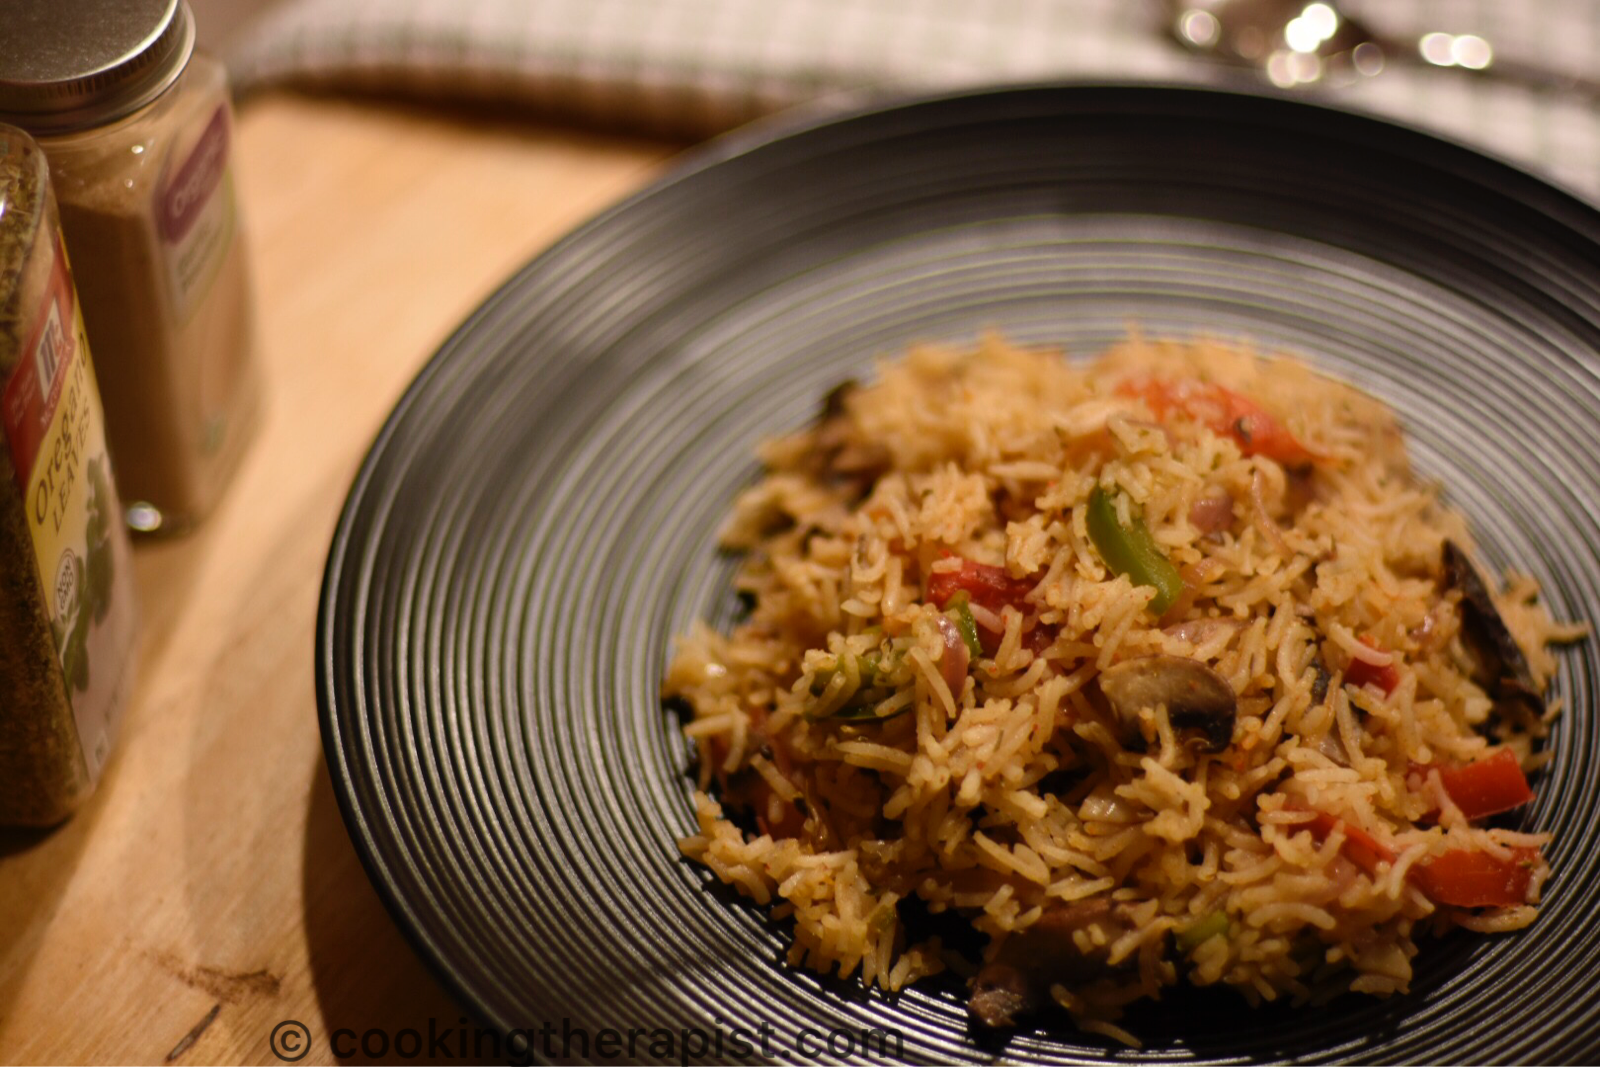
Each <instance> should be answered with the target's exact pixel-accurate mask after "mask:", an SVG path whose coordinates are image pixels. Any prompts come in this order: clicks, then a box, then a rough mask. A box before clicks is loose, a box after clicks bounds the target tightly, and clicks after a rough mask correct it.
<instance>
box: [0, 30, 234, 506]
mask: <svg viewBox="0 0 1600 1067" xmlns="http://www.w3.org/2000/svg"><path fill="white" fill-rule="evenodd" d="M5 18H6V21H7V22H8V23H9V25H8V27H7V32H6V33H5V34H4V35H0V121H7V122H11V123H14V124H15V125H18V126H22V127H23V128H25V129H27V130H28V131H29V132H30V133H32V134H33V135H34V137H35V138H37V140H38V141H39V143H40V144H41V145H42V146H43V147H44V150H45V154H46V156H47V157H48V158H49V163H50V171H51V175H52V180H53V182H54V185H55V191H56V197H57V199H58V201H59V203H60V208H61V224H62V228H63V230H64V232H65V234H66V240H67V248H68V249H69V250H70V251H71V253H72V258H73V266H74V267H75V268H76V272H77V277H78V292H79V295H80V297H81V299H82V301H83V316H84V321H85V322H86V323H87V325H88V328H89V337H90V339H91V340H92V341H93V342H94V346H95V356H96V359H97V360H98V363H99V368H100V382H101V392H102V396H103V398H104V401H105V406H106V432H107V435H108V438H109V441H110V446H111V455H112V457H113V458H114V459H115V460H116V464H117V476H118V478H119V488H120V490H121V493H122V499H123V500H124V501H125V502H126V503H127V520H128V524H129V525H130V526H132V527H133V528H134V529H136V530H140V531H146V532H153V531H157V530H159V531H165V532H172V531H175V530H181V529H183V528H185V527H187V526H188V525H190V524H191V523H193V522H195V521H196V520H198V519H200V518H202V517H204V516H205V515H206V513H207V512H209V511H210V510H211V508H212V507H213V506H214V505H215V504H216V502H217V500H218V498H219V497H220V495H221V494H222V491H223V489H224V488H225V487H226V485H227V483H228V481H229V479H230V477H231V476H232V475H233V473H234V471H235V470H236V468H237V467H238V464H239V461H240V459H241V457H242V455H243V453H244V450H245V446H246V444H247V443H248V441H249V438H250V435H251V432H252V430H253V426H254V421H255V414H256V410H257V394H258V386H257V380H256V371H255V358H254V354H253V344H254V325H253V317H252V306H251V294H250V279H249V271H248V266H247V263H246V257H245V245H244V240H243V237H242V234H241V227H240V222H239V213H238V208H237V205H236V203H235V199H234V189H233V181H232V178H231V174H230V168H229V152H230V147H231V140H232V136H233V113H232V108H231V105H230V103H229V99H228V87H227V78H226V75H225V73H224V71H223V69H222V66H221V64H219V63H217V62H216V61H215V60H213V59H211V58H210V57H208V56H205V55H203V54H200V53H197V52H196V51H195V49H194V22H193V18H192V16H191V15H190V12H189V8H188V6H187V4H185V3H184V2H183V0H7V11H6V16H5Z"/></svg>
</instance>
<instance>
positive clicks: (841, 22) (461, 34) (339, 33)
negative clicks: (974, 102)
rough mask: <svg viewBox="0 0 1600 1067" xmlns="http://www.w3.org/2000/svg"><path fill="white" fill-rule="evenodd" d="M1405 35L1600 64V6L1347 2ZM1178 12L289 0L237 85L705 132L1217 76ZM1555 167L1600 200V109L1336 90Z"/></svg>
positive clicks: (1422, 83) (1474, 86) (1391, 90)
mask: <svg viewBox="0 0 1600 1067" xmlns="http://www.w3.org/2000/svg"><path fill="white" fill-rule="evenodd" d="M1341 6H1343V7H1344V8H1345V9H1347V10H1348V11H1350V13H1351V14H1353V15H1355V16H1357V17H1359V18H1361V19H1363V20H1364V21H1366V22H1368V23H1369V24H1371V25H1373V26H1374V27H1376V28H1379V29H1381V30H1383V31H1384V32H1386V33H1388V34H1392V35H1411V36H1420V35H1421V34H1422V33H1424V32H1427V31H1430V30H1444V31H1448V32H1451V33H1477V34H1480V35H1481V36H1483V37H1485V38H1487V39H1488V40H1490V41H1491V42H1492V43H1493V44H1494V47H1495V48H1496V50H1497V52H1498V53H1499V54H1500V55H1503V56H1508V57H1516V58H1517V59H1519V60H1523V61H1527V62H1532V63H1537V64H1541V65H1545V66H1547V67H1548V68H1550V69H1554V70H1558V71H1567V72H1572V73H1576V74H1590V73H1593V72H1595V71H1597V70H1600V61H1597V57H1600V0H1343V2H1342V5H1341ZM1166 11H1167V8H1166V5H1165V2H1164V0H988V2H974V0H288V2H286V3H284V4H282V5H280V6H279V7H278V8H276V9H274V10H272V11H270V12H269V13H268V15H267V16H266V17H265V18H263V19H262V20H261V21H260V22H258V23H257V24H256V26H255V27H254V32H253V33H251V34H249V35H248V36H247V37H246V39H245V40H244V43H243V45H242V46H241V47H240V48H239V49H238V50H237V51H236V52H235V54H234V55H232V56H231V57H230V66H231V68H232V71H233V75H234V78H235V83H236V85H238V86H239V87H240V88H241V89H244V90H249V89H252V88H257V87H261V86H264V85H269V84H276V83H285V82H287V83H295V84H301V85H315V86H318V87H322V88H331V89H359V90H363V91H374V90H375V91H379V92H393V93H400V94H406V95H412V96H423V97H427V98H432V99H456V100H472V101H480V102H494V103H497V104H500V105H502V106H504V105H511V106H525V107H528V108H530V109H535V110H537V111H539V112H541V113H545V114H558V115H561V116H563V117H566V118H569V119H575V120H578V121H587V122H594V123H600V124H604V125H607V126H610V127H613V128H626V129H634V130H640V131H647V132H656V133H666V134H673V135H678V136H685V135H687V136H701V135H705V134H709V133H714V132H717V131H720V130H723V129H727V128H729V127H732V126H735V125H738V124H739V123H742V122H745V121H747V120H749V119H752V118H756V117H758V116H761V115H765V114H768V113H770V112H772V111H775V110H778V109H781V108H784V107H788V106H792V105H795V104H800V103H805V102H812V101H819V100H820V101H823V102H826V101H828V100H829V99H832V98H834V97H835V96H837V97H839V98H840V99H846V98H851V95H852V94H854V95H856V96H859V94H860V93H861V92H863V91H865V92H870V91H874V90H913V89H928V90H932V89H952V88H959V87H962V86H969V85H977V84H981V83H993V82H1006V81H1035V80H1041V79H1050V78H1116V79H1128V78H1154V79H1160V80H1168V81H1173V80H1176V81H1183V80H1204V79H1208V78H1209V77H1211V76H1213V75H1214V73H1215V71H1214V68H1212V67H1211V65H1210V64H1208V63H1207V62H1206V61H1204V60H1201V59H1198V58H1195V57H1192V56H1189V55H1187V54H1185V53H1184V52H1183V51H1182V50H1180V49H1179V48H1178V46H1177V45H1176V44H1174V43H1173V42H1172V41H1171V39H1170V38H1169V37H1168V36H1167V35H1166V33H1165V27H1166V25H1167V20H1168V16H1167V14H1166ZM1318 93H1319V94H1321V95H1322V97H1323V98H1324V99H1332V100H1334V101H1341V102H1346V103H1349V104H1351V105H1354V106H1356V107H1360V108H1364V109H1366V110H1368V111H1374V112H1378V113H1380V114H1384V115H1388V116H1392V117H1394V118H1397V119H1400V120H1402V121H1406V122H1410V123H1413V124H1415V125H1419V126H1423V127H1425V128H1431V129H1434V130H1437V131H1439V132H1442V133H1445V134H1447V135H1449V136H1453V137H1456V138H1458V139H1461V140H1465V141H1467V142H1469V143H1472V144H1475V145H1477V146H1479V147H1482V148H1485V149H1487V150H1489V151H1491V152H1495V153H1498V154H1500V155H1502V156H1506V157H1509V158H1511V159H1513V160H1515V161H1517V162H1520V163H1522V164H1523V165H1525V166H1529V167H1531V168H1533V169H1535V170H1540V171H1543V172H1544V173H1545V174H1546V175H1548V176H1550V177H1553V178H1554V179H1556V180H1557V181H1559V182H1562V183H1564V184H1566V185H1567V186H1569V187H1571V188H1572V189H1574V190H1575V191H1577V192H1579V193H1581V194H1583V195H1586V196H1588V197H1589V198H1590V199H1592V200H1596V201H1600V106H1597V105H1596V103H1595V102H1594V101H1593V100H1591V99H1587V98H1585V97H1583V96H1580V95H1578V94H1575V93H1574V94H1563V93H1561V92H1550V91H1544V92H1541V91H1534V90H1530V89H1526V88H1521V87H1518V86H1515V85H1510V84H1506V83H1504V82H1500V81H1495V80H1493V79H1490V78H1485V77H1475V76H1472V75H1466V74H1462V73H1460V72H1455V71H1447V70H1439V69H1432V68H1427V67H1423V66H1419V65H1413V64H1401V63H1391V64H1390V66H1389V68H1388V69H1387V70H1385V71H1384V72H1383V73H1382V74H1380V75H1379V76H1377V77H1375V78H1370V79H1366V80H1364V81H1362V82H1360V83H1358V84H1356V85H1352V86H1349V87H1347V88H1343V89H1319V90H1318Z"/></svg>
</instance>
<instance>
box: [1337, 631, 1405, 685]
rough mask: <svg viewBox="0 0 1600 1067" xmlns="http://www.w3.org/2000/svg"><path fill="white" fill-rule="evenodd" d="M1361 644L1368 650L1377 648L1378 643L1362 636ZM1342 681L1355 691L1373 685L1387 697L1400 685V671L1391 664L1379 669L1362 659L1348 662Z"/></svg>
mask: <svg viewBox="0 0 1600 1067" xmlns="http://www.w3.org/2000/svg"><path fill="white" fill-rule="evenodd" d="M1361 643H1362V644H1363V645H1366V646H1367V647H1368V648H1378V643H1377V642H1376V641H1374V640H1373V639H1372V638H1370V637H1366V636H1363V637H1362V638H1361ZM1344 680H1345V681H1347V682H1349V683H1350V684H1351V685H1353V686H1355V687H1356V688H1357V689H1360V688H1363V687H1365V686H1368V685H1375V686H1377V687H1378V688H1379V689H1382V690H1383V694H1384V696H1388V695H1389V694H1390V693H1392V692H1394V689H1395V686H1397V685H1399V684H1400V671H1399V669H1397V668H1396V667H1395V665H1394V664H1393V663H1388V664H1385V665H1384V666H1382V667H1379V666H1377V665H1376V664H1373V663H1368V662H1367V661H1366V660H1364V659H1353V660H1351V661H1350V666H1349V667H1347V668H1346V669H1345V672H1344Z"/></svg>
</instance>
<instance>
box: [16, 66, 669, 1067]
mask: <svg viewBox="0 0 1600 1067" xmlns="http://www.w3.org/2000/svg"><path fill="white" fill-rule="evenodd" d="M672 151H673V148H672V146H668V145H664V144H658V143H653V142H646V141H630V140H624V139H620V138H611V137H604V136H600V135H593V134H587V133H579V132H573V131H564V130H560V129H556V128H552V127H543V126H536V125H533V124H529V123H517V122H514V121H510V120H497V119H473V118H469V117H465V116H463V115H460V114H452V113H445V112H432V111H428V110H425V109H418V108H408V107H400V106H395V105H381V104H376V103H350V102H336V101H330V100H318V99H308V98H299V97H292V96H275V97H268V98H265V99H261V100H257V101H253V102H251V103H249V104H247V105H246V106H245V108H244V109H243V111H242V112H241V114H240V120H239V129H238V140H237V153H238V154H237V158H236V161H235V166H236V175H237V179H238V182H239V187H240V190H241V195H242V197H243V200H244V205H243V206H244V210H245V218H246V221H247V225H248V228H249V237H250V240H251V243H252V251H253V262H254V267H255V273H256V285H257V293H258V299H259V311H260V320H261V324H260V325H261V329H260V333H261V342H262V348H261V351H262V358H263V363H264V370H265V377H266V378H267V380H268V386H267V397H266V403H267V416H266V419H265V424H264V427H263V430H262V432H261V435H260V437H259V439H258V440H257V441H256V443H255V446H254V449H253V451H252V453H251V455H250V457H249V458H248V460H247V461H246V463H245V466H244V468H243V470H242V472H241V474H240V475H239V477H238V480H237V482H236V483H235V484H234V486H233V487H232V489H231V490H230V492H229V495H228V497H227V499H226V500H225V501H224V503H223V505H222V507H221V509H220V510H219V511H218V512H217V513H216V514H215V515H214V516H213V517H212V518H211V519H210V520H209V521H208V522H207V523H206V524H205V525H204V527H203V528H202V529H200V530H199V531H198V532H197V533H195V534H194V535H192V536H189V537H187V538H184V539H182V540H175V541H170V542H159V543H146V544H141V545H140V546H139V547H138V548H137V550H136V564H137V569H138V581H139V589H140V593H141V594H142V607H143V615H144V648H143V657H142V661H141V663H142V665H141V673H140V680H139V684H138V687H137V690H136V695H135V697H134V701H133V705H132V707H131V708H130V710H129V714H128V718H127V720H126V723H125V726H124V729H123V734H122V738H121V741H120V743H119V749H118V752H117V756H116V758H115V759H114V760H113V761H112V763H111V766H110V770H109V772H108V774H107V777H106V778H105V780H104V781H103V783H102V786H101V788H100V790H99V792H98V793H97V794H96V795H95V797H94V798H93V799H92V800H91V801H90V802H89V803H88V805H87V806H86V807H85V808H84V809H83V810H81V811H80V812H79V813H78V814H77V815H76V816H75V817H74V818H72V819H71V820H70V821H69V822H67V823H66V824H65V825H63V826H61V827H58V828H57V829H55V830H53V831H50V832H47V833H37V832H20V831H0V1061H3V1062H7V1063H34V1062H56V1063H102V1062H137V1063H162V1062H168V1061H169V1057H170V1061H171V1062H177V1063H184V1062H190V1063H278V1062H281V1060H280V1059H279V1058H278V1057H277V1056H275V1055H274V1054H273V1051H272V1049H271V1048H270V1047H269V1044H268V1038H269V1035H270V1033H271V1031H272V1029H273V1027H274V1026H275V1025H277V1024H278V1023H280V1022H282V1021H284V1020H296V1021H298V1022H300V1023H302V1024H304V1026H305V1028H306V1030H307V1031H308V1033H309V1037H310V1046H309V1051H308V1052H307V1053H306V1054H305V1056H304V1058H303V1059H302V1060H301V1061H300V1062H303V1063H307V1064H313V1063H328V1062H334V1061H336V1060H342V1061H344V1062H368V1061H372V1060H376V1061H380V1062H417V1063H426V1062H435V1061H437V1060H440V1059H445V1060H450V1059H455V1058H460V1057H459V1053H460V1052H461V1051H462V1049H463V1048H465V1049H466V1051H467V1056H466V1057H465V1058H466V1059H469V1060H477V1059H483V1058H487V1059H493V1057H485V1056H481V1055H474V1054H473V1052H472V1049H471V1047H470V1045H463V1044H462V1042H461V1037H462V1034H461V1033H459V1032H457V1033H456V1034H454V1035H453V1036H451V1037H449V1038H446V1039H445V1040H444V1041H443V1043H442V1046H443V1048H444V1050H445V1054H444V1055H442V1056H441V1055H439V1054H438V1052H439V1046H435V1048H434V1050H433V1054H430V1051H429V1049H428V1048H427V1047H426V1042H425V1040H424V1044H423V1047H421V1048H420V1049H419V1050H418V1052H419V1055H417V1056H416V1057H414V1058H413V1057H410V1056H406V1055H403V1053H407V1052H409V1051H410V1049H409V1047H407V1048H403V1049H401V1050H400V1053H401V1054H397V1052H396V1051H395V1049H394V1048H392V1047H391V1048H390V1049H389V1051H388V1052H387V1053H386V1054H376V1055H368V1053H376V1052H377V1050H378V1048H379V1045H380V1042H379V1041H378V1039H377V1038H375V1037H374V1038H370V1039H369V1040H368V1043H367V1050H366V1052H363V1051H362V1049H361V1047H360V1042H361V1037H362V1035H365V1034H366V1033H367V1031H369V1030H374V1029H377V1030H383V1031H387V1033H388V1034H390V1035H397V1034H398V1033H399V1032H400V1031H401V1030H403V1029H407V1028H410V1029H413V1030H417V1031H418V1032H419V1034H420V1035H422V1036H423V1038H424V1039H425V1038H426V1035H427V1032H428V1027H429V1024H430V1020H432V1021H433V1025H434V1026H435V1028H436V1036H437V1033H438V1031H443V1030H445V1029H448V1028H455V1029H456V1030H457V1031H461V1030H462V1029H463V1024H465V1027H467V1028H470V1027H471V1026H472V1025H473V1024H471V1023H470V1022H466V1021H465V1019H464V1016H463V1013H462V1011H461V1010H460V1009H459V1007H458V1006H457V1005H456V1004H455V1003H454V1002H453V1001H452V1000H451V999H450V997H449V995H448V994H447V993H445V992H444V991H443V989H442V988H441V987H440V986H439V985H438V984H437V983H436V982H435V981H434V980H433V978H432V977H431V976H430V975H429V973H428V972H427V970H426V969H425V968H424V966H423V964H422V963H421V962H420V961H419V960H418V959H417V958H416V956H415V955H414V954H413V953H412V952H411V950H410V948H409V946H408V945H407V944H406V942H405V940H404V938H403V937H402V935H401V934H400V932H399V931H398V929H397V928H396V927H395V926H394V924H393V922H392V921H391V920H390V919H389V916H388V914H387V912H385V911H384V909H383V906H382V904H381V903H380V902H379V900H378V898H377V896H376V895H375V893H374V891H373V890H372V888H371V886H370V885H369V884H368V882H367V879H366V877H365V875H364V874H363V872H362V870H361V866H360V863H359V861H358V860H357V858H356V856H355V853H354V851H353V850H352V847H351V845H350V842H349V839H348V837H347V836H346V834H345V830H344V825H343V823H342V822H341V820H340V816H339V812H338V806H337V804H336V802H335V800H334V797H333V792H332V788H331V786H330V784H329V780H328V775H327V772H326V770H325V767H324V764H323V759H322V751H321V743H320V736H319V733H318V727H317V708H316V700H315V695H314V690H313V682H312V655H313V627H314V625H315V620H316V610H317V596H318V591H319V586H320V582H321V576H322V567H323V563H324V560H325V557H326V554H327V549H328V542H329V538H330V537H331V535H332V532H333V526H334V523H335V521H336V519H337V517H338V512H339V507H340V505H341V503H342V502H343V500H344V495H345V492H346V490H347V488H348V487H349V484H350V480H351V478H352V476H353V475H354V473H355V470H356V467H357V465H358V464H359V463H360V461H361V457H362V455H363V454H364V452H365V450H366V447H367V445H368V443H369V442H370V441H371V439H372V437H373V435H374V434H375V433H376V432H377V430H378V427H379V426H380V424H381V423H382V421H383V418H384V416H385V415H386V414H387V413H388V411H389V408H390V407H391V405H392V404H393V403H394V401H395V400H396V399H397V398H398V397H399V395H400V393H401V391H402V390H403V389H404V388H405V386H406V384H407V383H408V382H409V381H410V380H411V378H412V376H413V375H414V374H415V373H416V371H417V370H418V368H419V367H420V366H421V364H422V363H423V362H424V360H426V359H427V357H428V356H429V354H431V353H432V351H433V350H434V349H435V347H436V346H437V345H438V344H439V343H440V342H441V341H442V340H443V339H444V338H445V337H446V336H447V335H448V334H449V333H450V331H451V330H452V329H453V328H454V327H455V326H456V324H457V323H458V322H459V321H460V320H461V319H462V318H463V317H464V316H465V315H466V314H467V313H468V312H470V311H471V309H472V308H473V306H474V305H475V304H477V303H478V301H480V300H481V299H482V298H483V297H484V296H486V295H487V294H488V293H489V292H490V291H491V290H492V289H493V288H494V287H495V286H496V285H497V284H498V283H499V282H500V281H501V280H502V279H503V278H504V277H505V276H506V275H507V274H508V273H509V272H510V271H512V270H513V269H515V268H516V267H517V266H518V265H519V264H521V263H522V262H523V261H525V260H526V259H527V258H528V257H529V256H531V255H532V254H534V253H535V252H537V251H539V250H540V249H541V248H542V247H544V246H546V245H548V244H549V243H550V242H552V241H553V240H555V239H556V238H558V237H559V236H561V234H563V233H564V232H566V231H567V230H569V229H570V228H572V227H573V226H574V225H576V224H577V223H579V222H581V221H582V220H583V219H585V218H587V217H588V216H590V215H592V214H593V213H594V212H596V211H597V210H599V209H601V208H603V207H604V206H605V205H606V204H608V203H609V202H611V201H613V200H615V199H617V198H618V197H620V196H622V195H624V194H626V193H627V192H629V191H631V190H632V189H634V188H636V187H637V186H639V185H640V184H641V183H643V182H644V181H645V180H646V179H648V178H649V177H650V175H651V174H652V173H654V171H655V170H656V169H657V168H658V167H659V166H660V164H661V162H662V161H663V160H664V159H666V158H667V157H668V156H669V155H670V154H671V153H672ZM339 1029H347V1030H350V1031H352V1033H353V1035H354V1037H353V1038H351V1037H346V1038H344V1039H343V1040H342V1041H341V1042H340V1046H341V1049H342V1050H343V1051H345V1052H347V1053H352V1050H353V1054H350V1055H345V1056H342V1057H341V1056H337V1055H335V1052H334V1049H333V1048H332V1044H333V1035H334V1033H335V1031H337V1030H339ZM406 1040H407V1042H408V1043H409V1039H406ZM481 1051H482V1050H481V1049H480V1052H481Z"/></svg>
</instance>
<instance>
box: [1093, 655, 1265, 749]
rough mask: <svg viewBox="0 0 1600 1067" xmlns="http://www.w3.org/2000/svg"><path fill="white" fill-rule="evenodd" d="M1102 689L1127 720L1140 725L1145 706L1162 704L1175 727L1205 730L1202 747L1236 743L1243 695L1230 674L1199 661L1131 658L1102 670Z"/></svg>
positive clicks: (1178, 657)
mask: <svg viewBox="0 0 1600 1067" xmlns="http://www.w3.org/2000/svg"><path fill="white" fill-rule="evenodd" d="M1100 691H1101V692H1102V693H1104V694H1105V695H1106V699H1107V700H1108V701H1110V702H1111V706H1112V708H1113V709H1114V710H1115V711H1116V713H1117V717H1118V718H1120V719H1121V720H1122V721H1123V722H1124V723H1128V724H1133V723H1136V722H1138V716H1139V712H1140V711H1141V710H1143V709H1145V708H1153V707H1155V706H1156V705H1158V704H1162V705H1165V706H1166V709H1167V720H1168V721H1169V722H1171V723H1172V725H1173V727H1174V728H1176V729H1179V730H1198V731H1200V733H1201V734H1202V735H1203V737H1204V745H1203V749H1202V750H1203V751H1205V752H1212V753H1216V752H1221V751H1222V750H1223V749H1225V748H1227V747H1228V745H1229V744H1231V743H1232V741H1233V720H1234V717H1235V716H1236V715H1237V714H1238V711H1239V699H1238V697H1237V696H1235V695H1234V692H1233V686H1231V685H1229V684H1228V680H1227V679H1226V678H1224V677H1223V676H1222V675H1220V674H1218V673H1217V672H1216V671H1214V670H1212V669H1211V668H1210V667H1207V666H1206V665H1205V664H1204V663H1201V662H1200V661H1199V660H1193V659H1185V658H1184V657H1182V656H1166V655H1159V656H1140V657H1138V658H1137V659H1130V660H1127V661H1125V662H1123V663H1118V664H1116V665H1115V666H1113V667H1109V668H1107V669H1106V670H1104V671H1101V672H1100Z"/></svg>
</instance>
